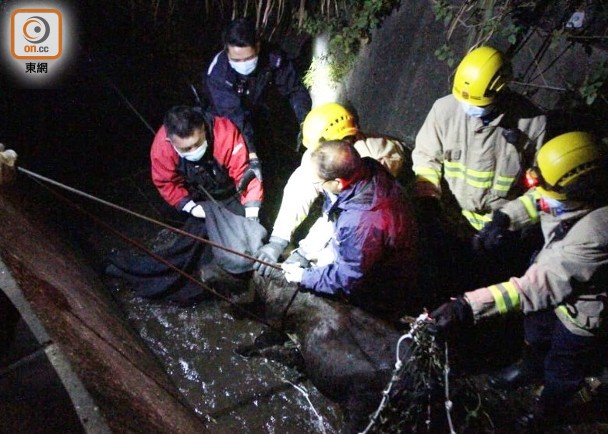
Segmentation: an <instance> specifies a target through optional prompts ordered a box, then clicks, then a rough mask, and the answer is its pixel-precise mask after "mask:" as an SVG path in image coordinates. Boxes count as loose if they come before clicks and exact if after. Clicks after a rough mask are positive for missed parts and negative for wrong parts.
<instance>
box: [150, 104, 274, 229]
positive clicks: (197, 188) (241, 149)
mask: <svg viewBox="0 0 608 434" xmlns="http://www.w3.org/2000/svg"><path fill="white" fill-rule="evenodd" d="M150 159H151V162H152V181H153V182H154V185H155V186H156V188H157V189H158V191H159V192H160V194H161V196H162V197H163V199H165V201H166V202H167V203H168V204H169V205H171V206H174V207H176V208H177V209H179V210H181V211H184V212H187V213H189V214H191V215H193V216H194V217H198V218H204V217H205V213H204V211H203V208H202V207H201V206H200V204H198V203H197V202H200V201H205V200H210V199H211V198H213V200H215V201H219V202H222V203H224V204H225V206H226V207H227V208H229V209H231V210H232V211H233V212H235V213H237V214H242V211H241V212H238V208H239V206H238V203H237V206H235V204H234V203H233V202H235V201H236V200H235V195H236V194H237V192H238V194H239V197H238V198H239V202H240V204H241V205H242V206H244V207H245V211H244V212H245V214H244V215H245V216H246V217H247V218H250V219H257V218H258V212H259V209H260V205H261V204H262V200H263V194H264V193H263V189H262V184H261V183H260V181H259V180H257V179H253V180H251V182H247V183H244V182H241V181H243V176H244V174H245V171H246V170H247V167H248V164H249V156H248V151H247V147H246V146H245V141H244V139H243V136H242V135H241V133H240V132H239V130H238V129H237V128H236V126H235V125H234V124H233V123H232V122H231V121H230V120H228V119H226V118H221V117H212V116H210V115H207V114H206V113H204V112H203V111H202V110H199V109H197V108H193V107H187V106H176V107H173V108H172V109H171V110H169V111H168V112H167V114H166V115H165V119H164V121H163V126H162V127H161V128H160V129H159V130H158V132H157V133H156V137H155V138H154V142H153V143H152V149H151V150H150Z"/></svg>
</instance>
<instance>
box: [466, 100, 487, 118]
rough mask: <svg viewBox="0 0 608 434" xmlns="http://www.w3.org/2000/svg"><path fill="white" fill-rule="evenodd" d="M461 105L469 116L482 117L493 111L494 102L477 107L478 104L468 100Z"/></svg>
mask: <svg viewBox="0 0 608 434" xmlns="http://www.w3.org/2000/svg"><path fill="white" fill-rule="evenodd" d="M460 106H461V107H462V110H463V111H464V112H465V114H466V115H467V116H471V117H472V118H481V117H484V116H486V115H488V114H490V112H491V111H492V108H493V107H492V104H489V105H487V106H484V107H477V106H476V105H472V104H469V103H466V102H461V103H460Z"/></svg>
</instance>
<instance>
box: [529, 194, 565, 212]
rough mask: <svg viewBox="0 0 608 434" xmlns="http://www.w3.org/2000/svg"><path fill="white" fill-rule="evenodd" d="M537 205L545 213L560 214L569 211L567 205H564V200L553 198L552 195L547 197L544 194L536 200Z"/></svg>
mask: <svg viewBox="0 0 608 434" xmlns="http://www.w3.org/2000/svg"><path fill="white" fill-rule="evenodd" d="M536 203H537V205H536V207H537V208H538V210H539V211H542V212H544V213H547V214H551V215H552V216H555V217H557V216H560V215H562V214H563V213H565V212H566V211H568V209H567V208H566V205H564V203H563V202H561V201H559V200H557V199H553V198H552V197H546V196H543V197H541V198H540V199H537V200H536Z"/></svg>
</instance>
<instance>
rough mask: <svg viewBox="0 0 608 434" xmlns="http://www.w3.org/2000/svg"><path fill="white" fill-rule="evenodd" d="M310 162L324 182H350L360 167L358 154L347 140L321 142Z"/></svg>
mask: <svg viewBox="0 0 608 434" xmlns="http://www.w3.org/2000/svg"><path fill="white" fill-rule="evenodd" d="M311 160H312V162H313V164H315V165H316V167H317V176H319V178H321V179H323V180H324V181H328V180H330V179H336V178H341V179H344V180H345V181H350V180H351V179H352V178H353V177H354V176H355V174H356V173H357V172H358V171H359V169H360V168H361V165H362V162H361V156H360V155H359V152H357V150H356V149H355V147H354V146H353V145H352V144H351V141H350V140H348V139H342V140H328V141H324V142H321V144H320V145H319V147H318V148H317V149H316V150H315V151H313V153H312V156H311Z"/></svg>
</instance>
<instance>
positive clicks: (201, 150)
mask: <svg viewBox="0 0 608 434" xmlns="http://www.w3.org/2000/svg"><path fill="white" fill-rule="evenodd" d="M173 149H175V152H177V154H178V155H179V156H180V157H182V158H185V159H186V160H188V161H199V160H200V159H201V158H203V155H205V152H207V140H205V141H204V142H203V143H202V144H201V145H200V146H199V147H198V148H196V149H195V150H194V151H190V152H180V151H178V150H177V148H176V147H175V146H174V147H173Z"/></svg>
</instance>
